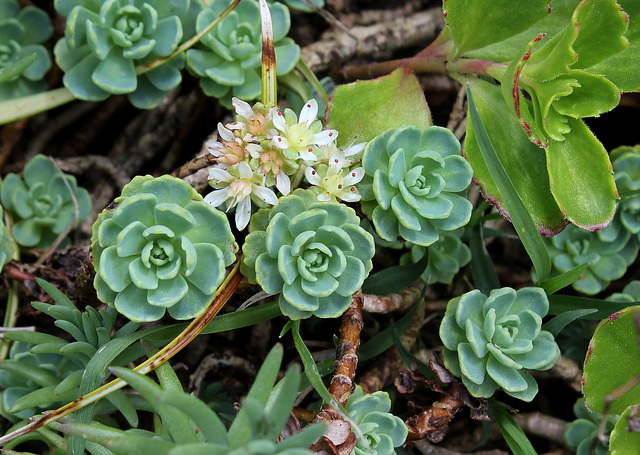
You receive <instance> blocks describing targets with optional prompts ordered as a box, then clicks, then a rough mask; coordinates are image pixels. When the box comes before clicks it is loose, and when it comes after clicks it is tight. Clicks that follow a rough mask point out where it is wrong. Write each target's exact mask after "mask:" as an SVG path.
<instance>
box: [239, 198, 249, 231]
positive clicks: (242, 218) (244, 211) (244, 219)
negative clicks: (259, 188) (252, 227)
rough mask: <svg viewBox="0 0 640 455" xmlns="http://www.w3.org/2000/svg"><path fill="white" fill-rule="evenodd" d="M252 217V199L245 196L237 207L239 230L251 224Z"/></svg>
mask: <svg viewBox="0 0 640 455" xmlns="http://www.w3.org/2000/svg"><path fill="white" fill-rule="evenodd" d="M250 219H251V199H249V198H248V197H247V198H244V199H243V200H241V201H240V202H239V203H238V206H237V207H236V227H237V228H238V230H239V231H241V230H243V229H244V228H246V227H247V224H249V220H250Z"/></svg>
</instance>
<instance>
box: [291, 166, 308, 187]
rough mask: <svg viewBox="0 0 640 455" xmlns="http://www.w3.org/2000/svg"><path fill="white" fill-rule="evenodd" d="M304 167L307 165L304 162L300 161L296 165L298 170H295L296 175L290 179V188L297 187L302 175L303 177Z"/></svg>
mask: <svg viewBox="0 0 640 455" xmlns="http://www.w3.org/2000/svg"><path fill="white" fill-rule="evenodd" d="M306 168H307V166H306V165H305V164H304V163H300V166H299V167H298V172H296V175H295V176H294V177H293V180H292V181H291V190H294V189H296V188H298V185H300V182H301V181H302V177H304V170H305V169H306Z"/></svg>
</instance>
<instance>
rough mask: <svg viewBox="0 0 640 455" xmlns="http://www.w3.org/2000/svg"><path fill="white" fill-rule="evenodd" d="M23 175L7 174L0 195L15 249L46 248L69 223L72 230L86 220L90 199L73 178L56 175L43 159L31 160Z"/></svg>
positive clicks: (56, 171) (41, 157)
mask: <svg viewBox="0 0 640 455" xmlns="http://www.w3.org/2000/svg"><path fill="white" fill-rule="evenodd" d="M23 173H24V179H21V178H20V177H18V175H16V174H7V176H6V177H5V178H4V181H3V182H2V189H1V191H0V200H1V201H2V206H3V207H4V209H5V210H6V211H7V212H10V213H11V215H12V217H13V228H12V231H11V233H12V235H13V238H14V239H15V241H16V243H18V245H21V246H25V247H36V248H47V247H48V246H49V245H51V244H52V243H53V242H54V241H55V240H56V238H57V237H58V236H59V235H60V234H61V233H63V232H64V231H65V230H66V229H68V228H69V226H70V225H71V223H74V224H73V226H71V228H73V227H75V226H77V225H78V224H79V223H80V222H82V221H84V220H85V219H86V218H87V217H88V216H89V213H90V212H91V198H90V196H89V193H88V192H87V190H85V189H84V188H80V187H78V184H77V182H76V178H75V177H74V176H72V175H68V174H64V173H62V172H60V171H59V170H58V169H57V168H56V166H55V165H54V164H53V163H52V162H51V161H50V160H49V159H48V158H46V157H45V156H44V155H36V156H35V157H33V158H32V159H31V160H30V161H29V162H28V163H27V165H26V166H25V167H24V172H23ZM74 199H75V203H77V205H78V207H77V217H76V206H75V204H74ZM74 218H75V222H74ZM65 244H66V241H65V242H63V243H62V244H61V245H62V246H64V245H65Z"/></svg>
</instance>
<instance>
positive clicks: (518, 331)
mask: <svg viewBox="0 0 640 455" xmlns="http://www.w3.org/2000/svg"><path fill="white" fill-rule="evenodd" d="M548 311H549V299H548V298H547V294H546V293H545V292H544V290H543V289H541V288H534V287H530V288H523V289H520V290H518V291H515V290H514V289H511V288H501V289H496V290H493V291H491V294H490V295H489V297H487V296H486V295H484V294H482V293H481V292H480V291H479V290H477V289H476V290H474V291H471V292H467V293H466V294H463V295H461V296H460V297H456V298H454V299H452V300H451V301H450V302H449V304H448V305H447V310H446V312H445V315H444V319H443V320H442V324H441V325H440V338H441V339H442V342H443V344H444V349H443V351H442V356H443V359H444V364H445V366H446V367H447V368H448V369H449V371H451V372H452V373H453V374H454V375H455V376H457V377H459V378H461V379H462V382H463V384H464V385H465V387H467V389H468V390H469V392H470V393H471V395H473V396H476V397H484V398H488V397H490V396H492V395H493V394H494V392H495V391H496V390H497V389H498V388H499V387H501V388H502V389H503V390H504V391H505V392H506V393H507V394H509V395H511V396H513V397H515V398H518V399H520V400H524V401H531V400H533V398H534V397H535V396H536V394H537V393H538V384H537V383H536V381H535V379H534V378H533V376H531V374H530V373H529V372H528V371H527V369H529V370H546V369H549V368H551V367H552V366H553V364H554V363H555V362H556V360H557V359H558V357H559V356H560V349H559V348H558V345H557V344H556V342H555V340H554V338H553V335H552V334H551V333H550V332H548V331H546V330H542V329H541V327H542V318H543V317H544V316H545V315H546V314H547V312H548Z"/></svg>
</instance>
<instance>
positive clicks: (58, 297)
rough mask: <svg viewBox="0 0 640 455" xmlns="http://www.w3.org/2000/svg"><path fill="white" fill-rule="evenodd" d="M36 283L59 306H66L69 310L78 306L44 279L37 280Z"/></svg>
mask: <svg viewBox="0 0 640 455" xmlns="http://www.w3.org/2000/svg"><path fill="white" fill-rule="evenodd" d="M36 282H37V283H38V284H39V285H40V287H41V288H42V289H44V291H45V292H46V293H47V294H49V297H51V298H52V299H53V301H54V302H56V303H57V304H58V305H62V306H65V307H67V308H71V309H73V310H75V309H76V306H75V305H74V304H73V302H72V301H71V300H69V297H67V296H66V295H65V294H64V292H62V291H61V290H60V289H58V288H57V287H55V286H54V285H53V284H51V283H49V282H47V281H45V280H43V279H42V278H36Z"/></svg>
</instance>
